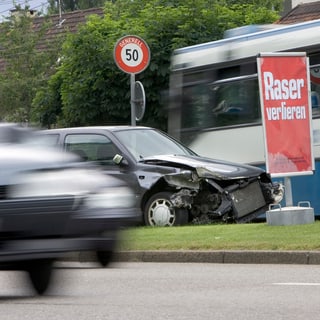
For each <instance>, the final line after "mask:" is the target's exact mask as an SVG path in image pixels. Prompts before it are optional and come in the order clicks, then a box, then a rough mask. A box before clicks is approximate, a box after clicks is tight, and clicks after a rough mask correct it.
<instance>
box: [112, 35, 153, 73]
mask: <svg viewBox="0 0 320 320" xmlns="http://www.w3.org/2000/svg"><path fill="white" fill-rule="evenodd" d="M114 60H115V62H116V64H117V66H118V67H119V69H121V70H122V71H124V72H126V73H131V74H136V73H140V72H142V71H143V70H145V69H146V68H147V67H148V65H149V62H150V50H149V47H148V45H147V43H146V42H145V41H144V40H143V39H141V38H140V37H137V36H125V37H123V38H121V39H120V40H118V42H117V43H116V45H115V47H114Z"/></svg>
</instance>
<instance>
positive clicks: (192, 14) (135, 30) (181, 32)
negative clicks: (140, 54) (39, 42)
mask: <svg viewBox="0 0 320 320" xmlns="http://www.w3.org/2000/svg"><path fill="white" fill-rule="evenodd" d="M251 2H252V1H251ZM277 2H278V1H277ZM220 3H223V4H220ZM277 18H278V15H277V12H276V11H274V10H270V9H268V8H266V7H263V6H262V5H261V4H260V3H259V4H256V3H247V2H245V1H243V3H240V4H237V3H232V1H230V3H229V2H228V1H227V0H226V1H225V2H223V1H221V2H219V3H217V1H214V0H209V1H208V0H184V1H165V0H153V1H146V0H140V1H131V0H117V1H116V2H115V3H113V2H110V1H109V2H107V3H106V5H105V17H104V18H103V19H101V18H98V17H92V18H91V19H90V20H89V21H88V23H87V24H86V25H85V26H83V27H82V28H80V30H79V32H78V33H77V34H73V35H70V36H69V37H68V39H67V41H66V42H65V44H64V47H63V57H64V58H63V61H62V64H61V66H60V67H59V69H58V74H59V79H60V82H59V83H60V88H59V93H60V96H61V108H58V109H59V110H60V111H61V114H60V115H59V117H57V119H60V122H59V121H58V122H57V123H55V122H53V123H46V124H45V125H46V126H50V125H71V126H74V125H90V124H91V125H93V124H110V123H126V124H130V82H129V80H130V78H129V76H128V75H127V74H124V73H123V72H121V71H120V70H119V69H118V68H117V67H116V65H115V63H114V59H113V49H114V45H115V43H116V42H117V40H118V39H119V38H120V37H122V36H124V35H128V34H135V35H138V36H140V37H142V38H143V39H144V40H145V41H146V42H147V43H148V45H149V47H150V51H151V61H150V65H149V67H148V68H147V69H146V70H145V71H144V72H143V73H141V74H138V75H136V80H139V81H141V82H142V83H143V85H144V88H145V91H146V98H147V110H146V114H145V117H144V119H143V121H142V122H141V124H145V125H150V126H154V127H158V128H161V129H164V130H165V129H166V121H167V117H166V109H165V99H163V98H164V97H165V96H166V92H167V90H168V85H169V73H170V57H171V55H172V52H173V50H174V49H176V48H179V47H183V46H187V45H193V44H197V43H202V42H207V41H212V40H217V39H220V38H222V37H223V32H224V31H225V29H229V28H234V27H238V26H243V25H246V24H250V23H270V22H273V21H275V20H276V19H277ZM55 77H56V76H53V78H55ZM52 82H53V83H52ZM52 82H51V81H50V82H49V85H48V87H47V88H45V90H43V91H42V92H41V93H39V94H38V95H37V99H36V100H35V104H34V107H35V111H36V113H37V112H38V118H41V117H39V110H42V111H43V110H44V109H46V110H47V111H48V110H56V109H55V108H54V107H53V105H50V104H49V105H48V104H47V106H46V107H44V106H45V104H46V103H47V102H48V101H49V99H47V96H48V95H51V96H53V94H52V92H53V91H54V90H57V87H56V82H55V81H52ZM55 103H57V100H55ZM47 119H54V117H47ZM62 119H63V123H62V122H61V121H62ZM43 125H44V123H43Z"/></svg>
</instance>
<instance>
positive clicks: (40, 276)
mask: <svg viewBox="0 0 320 320" xmlns="http://www.w3.org/2000/svg"><path fill="white" fill-rule="evenodd" d="M52 264H53V260H52V259H42V260H34V261H30V262H29V263H28V267H27V272H28V274H29V278H30V280H31V283H32V285H33V287H34V289H35V290H36V291H37V293H38V294H43V293H44V292H45V291H46V290H47V289H48V287H49V283H50V279H51V274H52Z"/></svg>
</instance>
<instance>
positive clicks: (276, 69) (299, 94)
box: [257, 53, 314, 176]
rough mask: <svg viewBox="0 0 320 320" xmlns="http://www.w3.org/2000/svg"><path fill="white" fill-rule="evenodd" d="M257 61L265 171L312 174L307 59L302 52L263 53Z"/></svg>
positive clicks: (282, 173)
mask: <svg viewBox="0 0 320 320" xmlns="http://www.w3.org/2000/svg"><path fill="white" fill-rule="evenodd" d="M257 63H258V76H259V86H260V101H261V110H262V119H263V127H264V133H265V148H266V166H267V171H268V172H269V173H271V174H272V176H289V175H291V176H293V175H300V174H312V173H313V170H314V159H313V152H312V135H311V133H312V129H311V119H312V114H311V108H310V97H309V92H310V88H309V86H310V82H309V64H308V58H307V57H306V55H305V53H281V54H278V53H274V54H273V53H270V54H268V53H266V54H263V53H262V54H261V55H260V57H259V58H258V59H257Z"/></svg>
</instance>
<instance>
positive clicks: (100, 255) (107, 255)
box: [97, 250, 113, 267]
mask: <svg viewBox="0 0 320 320" xmlns="http://www.w3.org/2000/svg"><path fill="white" fill-rule="evenodd" d="M112 258H113V251H111V250H110V251H97V259H98V261H99V263H100V264H101V265H102V266H103V267H106V266H107V265H108V264H109V263H110V262H112Z"/></svg>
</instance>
